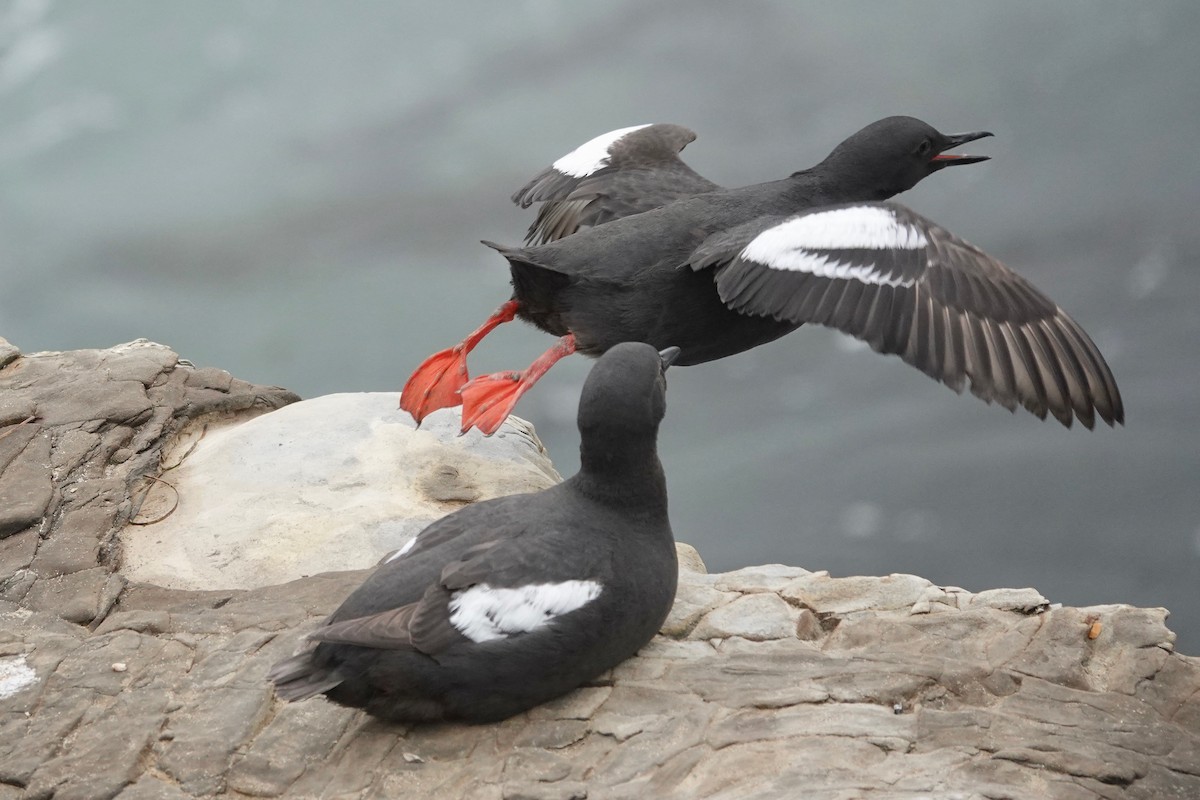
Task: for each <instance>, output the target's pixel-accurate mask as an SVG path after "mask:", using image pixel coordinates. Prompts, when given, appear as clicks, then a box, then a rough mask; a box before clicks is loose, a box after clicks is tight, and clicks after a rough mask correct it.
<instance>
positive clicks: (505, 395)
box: [460, 333, 575, 436]
mask: <svg viewBox="0 0 1200 800" xmlns="http://www.w3.org/2000/svg"><path fill="white" fill-rule="evenodd" d="M574 352H575V334H572V333H568V334H567V335H566V336H564V337H562V338H561V339H559V340H558V342H556V343H555V345H554V346H553V347H551V348H550V349H549V350H547V351H546V352H545V353H542V355H540V356H539V357H538V359H537V360H536V361H534V362H533V363H532V364H530V365H529V368H528V369H526V370H525V371H524V372H494V373H492V374H491V375H481V376H479V377H478V378H476V379H475V380H473V381H470V382H469V383H467V385H466V386H464V387H462V390H461V391H460V394H461V395H462V403H463V414H462V416H463V422H462V432H463V433H466V432H467V431H469V430H470V429H471V428H472V427H476V428H478V429H479V430H481V431H483V434H484V435H485V436H491V435H492V434H493V433H495V432H496V431H498V430H500V426H501V425H502V424H503V423H504V420H505V419H507V418H508V415H509V414H511V413H512V410H513V406H515V405H516V404H517V400H519V399H521V395H523V394H525V392H526V391H528V390H529V387H530V386H533V384H535V383H537V380H538V378H540V377H542V376H543V375H545V374H546V373H547V372H548V371H549V370H550V367H552V366H554V364H555V362H557V361H558V360H559V359H560V358H563V357H564V356H569V355H571V353H574Z"/></svg>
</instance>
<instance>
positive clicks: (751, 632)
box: [692, 593, 800, 642]
mask: <svg viewBox="0 0 1200 800" xmlns="http://www.w3.org/2000/svg"><path fill="white" fill-rule="evenodd" d="M799 617H800V611H799V609H796V608H793V607H792V606H789V605H788V604H787V603H786V602H784V600H783V599H782V598H781V597H780V596H779V595H777V594H774V593H759V594H747V595H743V596H742V597H739V598H738V599H737V600H734V601H733V602H732V603H729V604H728V605H724V606H721V607H720V608H717V609H715V610H713V611H710V612H709V613H708V614H707V615H705V617H704V619H702V620H700V624H699V625H697V626H696V629H695V630H694V631H693V632H692V638H693V639H711V638H717V639H727V638H729V637H730V636H740V637H742V638H743V639H750V640H752V641H756V642H761V641H765V640H767V639H788V638H793V637H795V635H796V620H797V619H798V618H799Z"/></svg>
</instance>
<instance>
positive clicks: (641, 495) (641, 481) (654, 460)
mask: <svg viewBox="0 0 1200 800" xmlns="http://www.w3.org/2000/svg"><path fill="white" fill-rule="evenodd" d="M572 481H573V482H574V483H575V485H576V487H577V488H578V489H579V490H580V491H581V492H583V493H584V494H585V495H586V496H588V497H590V498H591V499H593V500H595V501H596V502H599V503H603V504H606V505H614V506H618V507H620V508H622V509H624V510H626V511H637V512H641V513H647V514H650V515H653V516H658V515H660V514H661V515H662V516H663V517H664V518H665V516H666V512H667V479H666V476H665V475H664V474H663V468H662V464H661V463H660V462H659V460H658V449H657V447H656V445H655V443H654V442H653V441H650V442H641V443H632V444H631V443H630V442H628V441H622V442H620V443H619V444H617V443H615V442H609V441H606V440H605V439H604V438H598V437H592V438H590V439H589V440H588V441H585V442H583V443H581V444H580V446H579V472H578V473H577V474H576V475H575V477H574V478H572Z"/></svg>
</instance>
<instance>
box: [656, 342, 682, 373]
mask: <svg viewBox="0 0 1200 800" xmlns="http://www.w3.org/2000/svg"><path fill="white" fill-rule="evenodd" d="M658 357H659V359H660V360H661V361H662V368H663V372H666V371H667V367H669V366H671V365H672V364H674V363H675V359H677V358H679V348H678V347H668V348H667V349H666V350H659V351H658Z"/></svg>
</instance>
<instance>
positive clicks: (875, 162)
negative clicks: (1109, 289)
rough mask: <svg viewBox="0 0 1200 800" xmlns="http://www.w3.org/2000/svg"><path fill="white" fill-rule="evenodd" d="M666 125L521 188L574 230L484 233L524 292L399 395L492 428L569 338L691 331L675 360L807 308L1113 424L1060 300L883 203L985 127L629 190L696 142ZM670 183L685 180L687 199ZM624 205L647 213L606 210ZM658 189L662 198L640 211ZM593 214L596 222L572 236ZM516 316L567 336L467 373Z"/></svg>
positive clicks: (702, 357) (1092, 351) (604, 140)
mask: <svg viewBox="0 0 1200 800" xmlns="http://www.w3.org/2000/svg"><path fill="white" fill-rule="evenodd" d="M665 127H668V126H650V127H648V128H638V129H627V132H625V133H623V134H621V132H615V133H614V134H609V135H607V136H606V137H598V139H595V140H592V142H589V143H588V144H586V145H584V146H583V147H581V148H579V149H578V150H576V151H575V152H574V153H572V154H570V155H568V156H565V157H564V158H562V159H559V160H558V161H556V162H555V164H554V165H553V166H551V167H550V168H549V169H548V170H546V171H543V172H542V173H540V174H539V176H537V177H535V178H534V180H533V181H532V182H531V183H530V184H529V185H528V186H527V187H525V189H523V190H522V191H520V192H518V193H517V195H516V198H517V201H518V202H524V201H525V200H529V201H530V202H534V201H536V200H538V199H542V200H544V201H545V202H546V206H543V209H542V210H543V211H545V216H546V219H544V220H542V222H543V224H542V225H541V226H540V227H539V225H538V223H537V222H535V223H534V226H533V228H531V231H530V235H529V238H530V239H533V240H536V239H539V238H540V239H554V237H555V236H558V235H562V236H564V237H565V238H559V239H554V240H552V241H548V242H546V243H544V244H540V245H535V246H528V247H524V248H509V247H503V246H501V245H496V244H493V243H491V242H485V244H487V245H488V246H490V247H493V248H495V249H496V250H498V251H499V252H500V253H501V254H502V255H503V256H504V257H505V258H506V259H507V260H508V262H509V267H510V272H511V275H512V284H513V290H514V291H513V299H511V300H510V301H509V302H507V303H505V304H504V305H503V306H501V307H500V309H499V310H498V311H497V312H496V313H495V314H493V315H492V317H491V318H489V319H488V320H487V322H485V323H484V325H483V326H481V327H480V328H479V329H478V330H476V331H475V332H474V333H472V334H471V335H470V336H468V337H467V338H466V339H465V340H464V341H463V342H461V343H460V344H458V345H456V346H455V347H452V348H450V349H448V350H444V351H441V352H440V353H437V354H435V355H433V356H431V357H430V358H429V359H427V360H426V361H425V362H424V363H423V364H422V365H421V366H420V367H419V368H418V369H417V371H416V372H414V373H413V375H412V377H411V378H410V379H409V380H408V382H407V383H406V384H405V387H404V391H403V393H402V395H401V402H400V405H401V407H402V408H404V409H405V410H407V411H409V412H410V413H411V414H412V415H413V416H414V418H416V419H417V420H418V421H419V420H420V419H421V418H422V417H423V416H424V415H426V414H428V413H429V412H430V411H432V410H435V409H437V408H442V407H445V406H453V405H457V404H458V403H460V402H461V403H462V404H463V429H464V430H466V429H468V428H469V427H471V426H472V425H474V426H475V427H478V428H479V429H480V430H482V431H484V432H485V433H490V432H493V431H495V430H496V429H497V428H498V427H499V426H500V424H501V423H502V422H503V420H504V418H505V417H506V416H507V415H508V413H509V411H511V410H512V408H513V406H514V405H515V404H516V402H517V399H518V398H519V397H520V396H521V394H523V393H524V392H525V391H526V390H527V389H528V388H529V387H530V386H531V385H532V384H533V383H534V382H535V381H536V380H537V379H538V378H540V377H541V376H542V375H543V374H544V373H545V372H546V370H548V369H549V368H550V367H551V366H552V365H553V364H554V363H555V362H556V361H557V360H558V359H560V358H562V357H563V356H565V355H568V354H570V353H572V352H575V351H579V352H582V353H585V354H587V355H593V356H594V355H598V354H600V353H603V352H604V351H605V350H607V349H608V348H609V347H612V346H613V345H614V344H616V343H618V342H621V341H626V340H633V341H645V342H649V343H650V344H652V345H655V346H658V347H663V346H666V345H668V344H670V345H675V346H678V347H680V348H681V350H682V354H681V356H680V358H679V363H680V364H682V365H688V364H698V363H702V362H705V361H711V360H714V359H718V358H723V357H725V356H729V355H733V354H735V353H740V352H742V351H744V350H748V349H750V348H752V347H756V346H758V345H760V344H764V343H766V342H770V341H772V340H774V339H777V338H779V337H780V336H783V335H784V334H787V333H790V332H791V331H793V330H795V329H796V328H798V327H800V326H801V325H803V324H804V323H806V322H809V323H816V324H820V325H826V326H829V327H833V328H837V329H839V330H841V331H844V332H845V333H848V334H850V335H852V336H855V337H857V338H859V339H862V340H864V341H866V342H868V343H869V344H870V345H871V347H872V348H873V349H875V350H876V351H878V352H880V353H890V354H895V355H898V356H900V358H902V359H903V360H904V361H906V362H907V363H909V364H912V365H913V366H915V367H917V368H918V369H920V370H921V371H922V372H925V373H926V374H927V375H929V376H931V377H932V378H934V379H935V380H938V381H941V382H943V383H945V384H946V385H948V386H950V387H951V388H952V389H954V390H955V391H960V392H961V391H962V389H963V388H966V387H968V386H969V388H970V390H971V392H972V393H973V394H975V395H976V396H978V397H980V398H982V399H983V400H985V401H987V402H992V401H995V402H997V403H999V404H1001V405H1002V406H1004V407H1005V408H1008V409H1009V410H1015V408H1016V407H1017V405H1018V404H1020V405H1023V406H1024V407H1025V408H1027V409H1028V410H1029V411H1031V412H1032V413H1034V414H1035V415H1037V416H1038V417H1040V418H1043V419H1044V418H1045V417H1046V415H1047V413H1050V414H1053V415H1054V417H1055V418H1056V419H1058V420H1059V421H1060V422H1062V424H1064V425H1067V426H1070V424H1071V422H1072V419H1073V417H1077V418H1078V419H1079V420H1080V421H1081V422H1082V423H1083V424H1084V425H1085V426H1086V427H1088V428H1092V427H1093V426H1094V425H1095V418H1096V416H1097V415H1098V416H1100V418H1101V419H1103V420H1104V421H1105V422H1107V423H1108V424H1110V425H1113V424H1115V423H1119V422H1123V421H1124V409H1123V405H1122V401H1121V396H1120V392H1119V391H1118V390H1117V386H1116V382H1115V380H1114V379H1113V377H1112V373H1111V371H1110V370H1109V368H1108V365H1107V364H1106V363H1105V361H1104V358H1103V357H1102V356H1101V355H1100V353H1099V351H1098V350H1097V348H1096V346H1095V345H1094V344H1093V343H1092V341H1091V339H1090V338H1089V337H1088V335H1087V334H1086V333H1084V331H1083V329H1082V328H1080V326H1079V325H1078V324H1077V323H1076V322H1075V321H1074V320H1072V319H1071V318H1070V317H1069V316H1068V315H1067V314H1066V313H1065V312H1064V311H1063V310H1062V309H1061V308H1059V307H1058V306H1057V305H1056V304H1055V303H1054V302H1053V301H1051V300H1049V299H1048V298H1047V297H1045V296H1044V295H1043V294H1042V293H1041V292H1039V291H1038V290H1037V289H1036V288H1034V287H1033V286H1032V285H1031V284H1030V283H1029V282H1028V281H1026V280H1025V279H1023V278H1021V277H1020V276H1019V275H1017V274H1016V273H1014V272H1012V271H1011V270H1009V269H1008V268H1007V267H1005V266H1004V265H1003V264H1001V263H1000V262H998V261H996V260H995V259H993V258H991V257H989V256H988V255H987V254H985V253H983V252H982V251H980V250H978V249H977V248H975V247H972V246H971V245H969V244H967V243H966V242H964V241H963V240H961V239H959V238H957V237H955V236H954V235H953V234H951V233H949V232H948V231H946V230H944V229H942V228H940V227H939V226H937V225H936V224H934V223H933V222H931V221H929V220H927V219H925V218H923V217H921V216H920V215H918V214H916V213H915V212H913V211H910V210H908V209H906V208H904V207H903V206H899V205H895V204H890V203H882V202H879V201H882V200H885V199H887V198H889V197H892V196H893V195H895V194H898V193H900V192H903V191H906V190H907V189H910V188H912V187H913V186H915V185H916V184H917V183H918V182H919V181H920V180H921V179H922V178H924V177H926V176H928V175H930V174H932V173H934V172H936V171H938V170H940V169H942V168H943V167H946V166H950V165H957V164H972V163H976V162H979V161H983V160H985V159H986V157H983V156H964V155H956V154H950V153H946V152H945V151H946V150H947V149H948V148H951V147H955V146H957V145H960V144H963V143H965V142H970V141H974V140H976V139H980V138H983V137H985V136H989V135H990V134H988V133H987V132H982V131H981V132H975V133H964V134H953V135H945V134H941V133H939V132H938V131H936V130H935V129H933V128H932V127H930V126H929V125H927V124H925V123H924V122H921V121H920V120H917V119H913V118H911V117H889V118H887V119H884V120H880V121H878V122H875V123H872V124H871V125H868V126H867V127H866V128H864V129H862V130H861V131H859V132H858V133H855V134H854V135H853V136H851V137H850V138H848V139H846V140H845V141H844V142H842V143H841V144H840V145H838V146H837V147H836V148H835V149H834V150H833V152H832V153H830V155H829V156H828V157H827V158H826V159H825V160H824V161H822V162H821V163H820V164H818V165H816V166H815V167H813V168H811V169H808V170H804V171H801V172H797V173H794V174H793V175H791V176H790V177H788V178H784V179H783V180H778V181H772V182H769V183H762V184H756V185H753V186H747V187H744V188H740V189H716V188H707V187H706V186H705V185H704V184H707V183H708V182H707V181H706V182H704V184H702V183H700V182H698V181H696V180H693V179H688V180H684V181H681V182H677V184H676V185H677V187H679V188H677V189H672V188H670V182H669V181H668V185H667V188H664V189H662V190H660V191H659V192H658V193H657V194H656V193H654V192H650V191H644V192H643V193H642V195H641V197H642V199H641V200H638V199H637V198H634V199H633V200H630V199H629V198H627V197H626V198H625V200H624V201H620V202H619V201H618V199H616V198H617V197H618V196H621V195H620V192H621V191H622V189H621V181H622V180H623V178H622V176H621V175H620V174H619V173H620V170H617V171H616V172H613V171H611V169H612V159H614V158H617V159H618V161H619V162H622V163H626V164H628V163H630V162H632V161H638V164H637V165H636V169H639V170H641V173H640V176H641V177H640V178H638V179H637V180H636V181H635V183H636V184H637V185H638V186H642V185H652V184H653V180H652V176H653V174H654V169H653V167H649V166H647V163H653V161H654V158H652V157H650V156H647V155H644V154H645V153H650V152H652V151H653V152H655V153H657V156H656V157H657V159H658V161H659V162H660V163H666V164H667V165H668V168H667V172H670V173H671V174H675V175H677V174H679V172H678V170H677V168H676V167H675V166H674V162H677V161H678V159H677V157H676V155H675V153H674V152H671V150H672V149H674V150H675V152H677V151H678V148H679V147H681V146H682V145H683V144H686V143H687V141H689V139H688V137H687V136H682V137H681V136H679V135H678V133H677V132H676V134H675V135H674V136H665V135H664V136H662V137H655V136H650V135H649V133H648V132H653V129H655V128H665ZM685 130H686V129H685ZM668 132H669V131H668ZM688 133H690V132H688ZM631 136H643V137H648V138H649V139H654V140H656V141H653V142H652V144H653V147H650V146H649V145H647V146H645V147H642V148H632V146H631V145H630V147H631V148H632V149H635V150H638V152H639V153H642V154H643V156H639V159H640V160H639V159H631V158H630V157H629V155H628V153H626V154H625V155H624V156H620V154H621V152H622V143H623V142H625V144H626V145H629V142H628V141H627V139H628V137H631ZM664 154H665V155H664ZM618 156H620V157H619V158H618ZM679 163H682V162H679ZM606 170H610V171H608V172H606ZM593 176H595V177H593ZM701 180H703V179H701ZM675 192H679V193H682V194H681V195H680V196H679V199H674V200H672V199H671V197H672V196H673V193H675ZM621 197H624V196H621ZM622 202H626V203H627V207H628V208H629V209H630V211H631V212H634V213H631V214H630V215H629V216H622V217H618V218H614V219H611V220H610V219H609V217H614V216H615V215H616V214H618V213H620V211H621V209H622V208H624V207H626V206H622ZM652 202H665V203H666V204H665V205H660V206H658V207H655V208H651V209H649V210H644V209H643V205H645V204H648V203H652ZM572 204H574V205H572ZM547 208H549V209H551V210H549V211H547V210H546V209H547ZM583 225H590V226H591V227H589V228H587V229H586V230H579V231H578V232H574V233H572V230H573V229H574V227H579V226H583ZM573 226H574V227H573ZM518 316H519V317H521V318H522V319H524V320H526V321H528V322H531V323H533V324H534V325H536V326H537V327H538V328H540V329H542V330H544V331H546V332H547V333H551V334H553V335H556V336H559V337H561V338H560V339H559V341H558V342H557V343H556V344H555V345H554V346H553V347H551V348H550V350H548V351H547V352H546V353H545V354H543V355H542V356H541V357H539V358H538V359H537V360H536V361H534V362H533V364H532V365H530V367H529V368H528V369H526V370H525V371H523V372H503V373H496V374H493V375H484V376H481V377H478V378H476V379H474V380H471V381H468V375H467V370H466V360H465V359H466V354H467V353H468V352H470V350H471V349H472V348H473V347H474V346H475V345H476V344H477V343H478V342H479V341H480V339H482V338H483V337H484V336H485V335H486V334H487V333H488V332H489V331H490V330H492V329H493V328H495V327H496V326H497V325H499V324H501V323H502V322H507V321H510V320H512V319H513V318H515V317H518Z"/></svg>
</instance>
